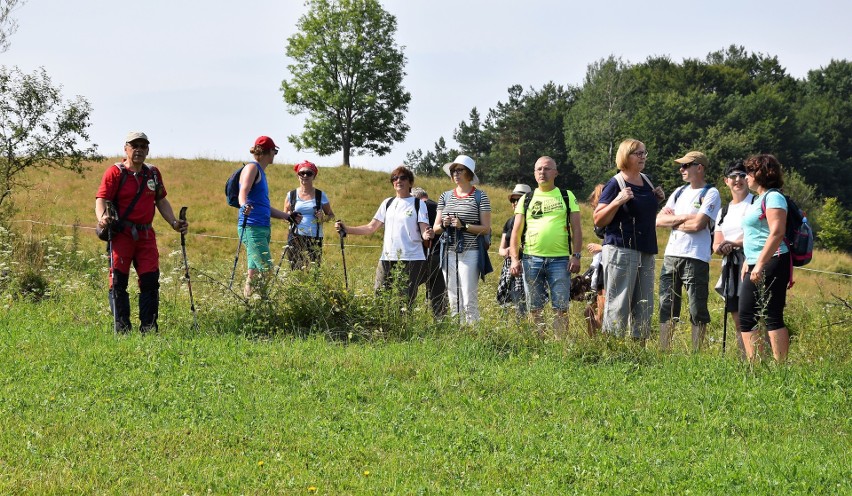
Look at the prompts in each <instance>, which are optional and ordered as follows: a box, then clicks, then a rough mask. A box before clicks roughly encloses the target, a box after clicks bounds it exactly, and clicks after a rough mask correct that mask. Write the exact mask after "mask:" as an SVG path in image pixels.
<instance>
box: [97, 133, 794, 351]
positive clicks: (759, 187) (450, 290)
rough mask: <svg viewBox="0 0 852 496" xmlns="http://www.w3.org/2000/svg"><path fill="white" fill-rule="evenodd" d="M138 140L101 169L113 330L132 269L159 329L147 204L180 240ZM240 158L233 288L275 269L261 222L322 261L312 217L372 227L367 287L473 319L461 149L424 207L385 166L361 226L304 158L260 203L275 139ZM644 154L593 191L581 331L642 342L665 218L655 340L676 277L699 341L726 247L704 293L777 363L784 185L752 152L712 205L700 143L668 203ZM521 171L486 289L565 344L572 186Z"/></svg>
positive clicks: (549, 171)
mask: <svg viewBox="0 0 852 496" xmlns="http://www.w3.org/2000/svg"><path fill="white" fill-rule="evenodd" d="M149 145H150V142H149V140H148V137H147V135H145V133H141V132H131V133H129V134H128V135H127V137H126V140H125V146H124V151H125V157H124V158H123V160H122V161H121V162H119V163H116V164H114V166H110V167H109V168H107V170H106V171H105V172H104V175H103V178H102V180H101V184H100V188H99V189H98V192H97V195H96V202H95V214H96V217H97V220H98V231H99V236H100V235H101V234H100V233H101V232H104V233H107V234H106V236H101V237H102V238H103V239H106V240H108V243H109V245H108V246H109V249H110V274H109V295H110V306H111V309H112V312H113V317H114V326H115V331H116V332H118V333H127V332H129V331H130V330H131V323H130V303H129V295H128V292H127V285H128V282H129V272H130V266H131V264H132V265H133V267H134V268H135V270H136V272H137V274H138V283H139V321H140V330H141V331H142V332H149V331H155V330H156V329H157V314H158V306H159V254H158V250H157V243H156V235H155V232H154V229H153V228H152V224H151V223H152V222H153V218H154V210H155V207H156V210H158V211H159V212H160V215H161V216H162V217H163V218H164V219H165V220H166V222H168V223H169V224H170V225H171V226H172V228H173V229H174V230H175V231H178V232H180V233H181V234H182V235H185V234H186V233H187V229H188V227H189V224H188V222H187V221H186V219H185V218H183V217H184V216H183V214H182V215H181V216H180V217H181V218H178V217H176V216H175V214H174V211H173V209H172V207H171V205H170V203H169V201H168V200H167V199H166V188H165V185H164V182H163V178H162V175H161V173H160V171H159V170H158V169H157V168H156V167H154V166H152V165H149V164H147V163H145V159H146V157H147V155H148V151H149ZM250 153H251V154H252V156H253V158H254V160H252V161H250V162H248V163H246V164H245V165H244V166H243V167H242V169H241V170H240V171H238V172H237V173H235V176H234V177H235V181H237V180H238V190H235V195H234V196H235V198H234V200H233V203H232V204H233V205H234V206H238V207H239V215H238V220H237V229H238V235H239V238H240V244H241V245H244V246H245V249H246V254H247V260H248V262H247V264H248V276H247V278H246V282H245V286H244V288H243V292H244V294H245V295H246V296H249V295H251V294H252V292H253V289H254V287H255V286H256V284H257V283H258V278H259V277H261V275H263V274H268V273H269V272H270V270H271V269H272V267H273V266H274V264H273V260H272V255H271V253H272V251H271V250H270V241H271V221H272V219H280V220H284V221H287V222H289V224H290V226H289V229H288V241H287V247H286V249H285V254H286V256H287V258H288V261H289V265H290V268H291V269H293V270H296V269H302V268H306V267H310V266H312V265H319V264H320V263H321V256H322V244H323V238H324V232H323V225H324V224H325V223H328V222H330V221H333V220H334V221H335V223H334V227H335V229H336V231H337V232H338V234H339V235H340V236H341V237H343V236H347V235H369V234H373V233H375V232H376V231H377V230H378V229H379V228H384V238H383V243H382V249H381V256H380V259H379V262H378V265H377V267H376V276H375V289H376V290H377V291H380V290H386V289H388V288H401V290H402V291H404V296H405V297H406V298H407V301H408V304H409V305H412V304H414V302H415V301H416V298H417V292H418V287H419V286H420V285H421V284H425V285H426V294H427V299H428V301H429V306H430V308H431V311H432V312H433V314H434V315H435V316H436V318H443V317H444V316H445V315H446V314H447V313H448V312H449V313H450V314H451V315H452V316H456V317H457V318H458V319H459V321H460V322H463V323H466V324H474V323H476V322H477V321H478V320H479V319H480V312H479V302H478V285H479V281H480V280H482V279H483V278H484V276H485V275H486V274H488V273H490V272H491V271H492V270H493V268H492V266H491V262H490V259H489V256H488V249H489V247H490V242H491V200H490V199H489V197H488V195H487V194H486V193H485V192H484V191H482V190H481V189H479V188H478V187H477V185H478V184H479V177H478V176H477V175H476V163H475V161H474V160H473V159H472V158H471V157H468V156H466V155H459V156H458V157H456V159H455V160H454V161H453V162H451V163H448V164H445V165H444V167H443V170H444V172H446V174H447V175H448V176H449V178H450V179H451V180H452V182H453V185H454V187H453V188H452V189H449V190H447V191H445V192H443V193H442V194H441V195H440V197H439V198H438V200H437V201H433V200H431V199H429V197H428V194H427V193H426V191H424V190H423V189H422V188H415V187H414V174H413V173H412V171H411V170H409V169H408V168H407V167H405V166H399V167H397V168H395V169H394V170H393V171H392V172H391V173H390V184H391V186H392V187H393V192H394V194H393V196H391V197H389V198H386V199H384V200H383V201H382V202H381V203H380V204H379V205H378V208H377V210H376V213H375V214H374V215H373V217H372V219H371V220H370V221H369V222H368V223H366V224H363V225H357V226H353V225H347V224H344V223H343V222H342V221H340V220H336V219H335V215H334V212H333V210H332V208H331V203H330V201H329V198H328V196H327V195H326V194H325V193H324V192H322V191H320V190H319V189H317V188H316V187H315V186H314V180H315V179H316V177H317V174H318V172H319V171H318V168H317V167H316V165H314V164H313V163H311V162H308V161H304V162H301V163H298V164H296V165H295V166H294V167H293V170H294V172H295V173H296V175H297V177H298V181H299V186H298V188H296V189H294V190H292V191H290V192H289V193H288V194H287V195H286V199H285V202H284V208H283V210H279V209H277V208H275V207H273V206H272V203H271V201H270V195H269V187H268V182H267V176H266V170H267V168H268V167H269V165H271V164H272V163H273V161H274V159H275V155H276V154H277V153H278V148H277V147H276V145H275V142H274V141H273V140H272V138H270V137H268V136H261V137H259V138H258V139H257V140H256V141H255V143H254V145H253V146H252V147H251V149H250ZM647 159H648V152H647V150H646V148H645V145H644V143H642V142H641V141H638V140H635V139H627V140H624V141H623V142H622V143H621V144H620V145H619V148H618V152H617V154H616V166H617V168H618V173H617V174H616V175H615V176H614V177H613V178H611V179H610V180H609V181H607V182H606V184H601V185H598V186H597V187H596V188H595V192H594V193H593V194H592V196H591V197H590V203H591V204H592V205H593V206H594V214H593V218H594V224H595V231H596V234H598V235H599V236H600V237H601V238H602V242H601V243H589V244H588V245H587V246H586V247H585V249H586V250H587V251H588V252H589V253H590V254H591V255H592V256H593V258H592V263H591V265H590V269H591V270H590V272H591V275H590V278H591V280H592V284H591V288H592V290H593V291H592V293H591V297H590V298H589V305H588V307H587V309H586V312H585V315H586V318H587V320H588V321H589V331H590V333H592V334H593V333H594V332H595V331H596V329H598V328H600V329H601V330H602V332H604V333H607V334H612V335H615V336H621V337H624V336H629V337H631V338H632V339H635V340H637V341H640V342H642V343H644V342H645V341H646V340H647V339H648V338H649V337H650V333H651V317H652V314H653V311H654V300H655V298H654V282H655V279H656V277H655V264H656V260H655V258H656V255H657V233H656V228H657V227H664V228H669V229H671V234H670V236H669V241H668V243H667V245H666V250H665V255H664V258H663V267H662V270H661V273H660V277H659V302H660V306H659V323H660V324H659V325H660V328H659V339H660V346H661V348H662V349H664V350H666V349H668V348H669V347H670V344H671V340H672V335H673V333H674V330H675V326H676V323H677V322H678V321H679V318H680V309H681V295H682V289H683V287H684V286H685V287H686V292H687V295H688V299H689V305H688V307H689V316H690V324H691V331H692V346H693V349H695V350H698V349H700V348H701V347H702V346H703V345H704V341H705V334H706V330H707V325H708V324H709V323H710V314H709V311H708V297H709V296H708V295H709V284H710V267H709V262H710V259H711V256H712V254H713V253H714V252H715V253H717V254H720V255H722V256H723V257H724V258H723V270H722V276H721V277H720V281H719V283H717V285H716V289H717V290H718V291H719V292H720V294H722V295H723V296H724V297H725V311H726V312H728V311H730V312H731V313H732V315H733V321H734V323H735V326H736V331H737V342H738V344H739V349H740V353H741V355H742V356H743V357H744V358H749V359H751V358H754V357H755V355H756V354H757V353H758V351H759V350H760V349H761V348H762V346H763V344H764V339H763V338H762V337H761V333H760V332H756V331H758V322H757V320H758V318H760V319H761V320H762V325H763V327H764V328H765V330H766V331H767V333H766V334H767V336H768V343H769V345H770V346H771V350H772V353H773V356H774V357H775V359H776V360H779V361H783V360H784V359H785V357H786V354H787V349H788V347H789V333H788V331H787V328H786V326H785V324H784V319H783V309H784V306H785V298H786V291H787V288H788V283H789V282H790V281H791V269H792V264H791V262H790V255H789V253H788V248H787V246H786V244H785V243H784V242H783V238H784V232H785V222H786V216H787V208H788V205H787V201H786V198H785V196H784V195H783V194H781V193H780V192H779V191H778V189H779V188H781V187H782V186H783V183H784V180H783V172H782V166H781V164H780V163H779V162H778V160H777V159H776V158H775V157H774V156H772V155H765V154H764V155H756V156H753V157H750V158H748V159H747V160H745V161H742V160H740V161H735V162H733V163H731V164H729V165H728V166H727V168H726V170H725V177H724V181H725V184H726V185H727V187H728V188H729V189H730V191H731V195H732V198H733V199H732V201H731V202H730V204H729V205H728V206H726V207H725V208H722V205H721V198H720V194H719V191H718V190H717V189H716V188H714V187H713V186H712V185H710V184H709V183H708V182H707V180H706V177H705V176H706V173H707V169H708V167H709V165H710V164H709V161H708V159H707V157H706V156H705V155H704V154H703V153H701V152H699V151H690V152H689V153H687V154H686V155H684V156H683V157H681V158H679V159H677V160H675V161H674V165H675V166H676V170H677V171H679V173H680V175H681V177H682V179H683V181H684V182H685V183H686V184H684V185H683V186H681V187H679V188H677V189H676V190H675V191H674V192H672V194H671V195H669V196H668V199H667V200H666V196H665V193H664V192H663V190H662V189H661V188H660V187H655V186H654V185H653V184H652V183H651V181H650V179H649V178H648V177H647V176H646V175H645V174H644V173H643V172H642V171H643V169H644V168H645V163H646V160H647ZM533 174H534V177H535V180H536V183H537V187H536V188H535V189H532V188H530V187H529V186H527V185H524V184H519V185H517V186H516V187H515V188H514V190H513V191H512V193H510V195H509V201H510V203H511V204H512V205H513V209H514V210H513V212H514V215H513V217H511V218H510V219H509V220H508V221H507V222H506V224H505V225H504V228H503V232H502V236H501V239H500V244H499V254H500V255H501V256H503V257H504V263H503V270H502V274H501V277H500V282H499V284H498V291H497V297H498V300H499V301H500V302H501V303H503V304H505V305H506V306H514V307H515V311H516V312H518V314H519V315H527V314H528V315H529V316H530V317H531V318H532V320H533V321H534V322H535V323H536V324H537V325H536V328H537V329H538V330H539V332H540V333H541V334H542V335H544V333H545V329H546V328H547V327H548V326H546V325H545V324H544V322H543V318H544V314H543V309H544V306H545V304H546V302H547V301H548V300H549V301H550V304H551V306H552V307H553V311H554V312H553V314H554V320H553V323H552V330H553V335H554V336H555V337H557V338H562V337H564V336H565V335H566V333H567V329H568V308H569V305H570V301H571V286H572V274H578V273H579V272H580V260H581V258H582V252H583V250H584V246H583V233H582V227H581V221H580V219H581V218H580V208H579V204H578V202H577V199H576V197H575V196H574V194H573V193H572V192H571V191H569V190H567V189H560V188H558V187H556V185H555V180H556V177H557V176H558V175H559V172H558V167H557V164H556V162H555V161H554V160H553V159H552V158H550V157H547V156H544V157H541V158H539V159H538V160H537V161H536V162H535V164H534V169H533ZM229 182H230V181H229ZM236 186H237V185H235V187H236ZM749 190H751V191H754V193H755V194H752V193H750V192H749ZM237 191H238V192H237ZM664 200H665V204H664V205H663V206H662V209H660V203H661V202H663V201H664ZM237 254H238V255H239V250H238V252H237ZM235 267H236V260H235ZM187 270H188V269H187Z"/></svg>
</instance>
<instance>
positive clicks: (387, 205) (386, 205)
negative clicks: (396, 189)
mask: <svg viewBox="0 0 852 496" xmlns="http://www.w3.org/2000/svg"><path fill="white" fill-rule="evenodd" d="M394 198H396V197H395V196H391V197H390V198H388V201H386V202H385V216H387V214H388V209H389V208H390V206H391V203H393V200H394Z"/></svg>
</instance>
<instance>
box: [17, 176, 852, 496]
mask: <svg viewBox="0 0 852 496" xmlns="http://www.w3.org/2000/svg"><path fill="white" fill-rule="evenodd" d="M151 161H152V162H153V163H155V164H158V165H161V166H162V169H163V174H164V179H165V181H166V186H167V188H168V190H169V198H170V199H171V201H172V205H173V206H174V207H175V208H179V207H180V206H182V205H188V206H189V207H190V208H189V212H188V214H189V220H190V222H192V223H193V224H192V225H193V227H192V234H191V235H190V236H189V237H188V239H187V250H188V256H189V260H190V264H191V266H192V268H193V293H194V296H195V305H196V307H197V308H198V318H199V323H200V330H199V331H197V332H196V331H193V330H192V315H191V313H190V311H189V299H188V294H187V290H186V284H185V283H184V282H183V281H182V275H183V260H182V258H181V255H180V243H179V236H177V235H175V234H173V233H171V232H169V231H168V230H167V227H166V226H165V224H164V223H163V221H162V219H159V220H158V221H157V223H158V224H156V226H157V227H159V231H160V233H162V234H161V235H160V252H161V262H162V272H163V275H162V277H161V283H162V288H161V300H162V301H161V310H160V314H161V316H160V325H161V331H160V332H159V334H157V335H152V336H140V335H138V334H134V335H132V336H128V337H116V336H114V335H113V334H112V332H111V331H110V329H109V326H110V315H109V308H108V306H107V304H106V303H107V298H106V281H105V271H106V260H105V258H104V255H103V253H102V245H101V244H99V243H97V242H96V239H95V237H94V234H93V233H92V232H90V231H89V230H88V229H86V227H91V226H93V225H94V219H93V217H94V214H93V205H94V201H93V199H94V191H95V189H96V186H97V181H98V179H99V177H100V173H101V171H102V170H103V168H104V167H105V166H106V164H95V166H94V169H93V171H92V172H91V173H90V174H88V175H87V177H85V178H77V177H74V176H71V175H66V174H63V173H59V172H52V173H51V174H50V175H34V176H32V185H33V186H32V187H31V188H29V189H28V190H26V191H22V192H20V193H19V194H18V195H16V201H17V203H18V206H19V207H20V210H19V211H18V213H17V214H16V217H15V219H14V220H15V222H12V224H11V225H12V228H13V231H14V232H13V234H11V235H10V234H9V233H5V232H4V233H0V234H2V236H0V274H2V276H0V296H2V307H0V308H2V309H0V370H2V371H3V374H2V375H0V426H2V429H0V493H2V494H44V493H50V494H52V493H60V494H67V493H72V494H92V493H96V494H101V493H107V494H268V493H273V494H440V493H451V494H459V493H461V494H482V493H488V494H521V493H523V494H596V493H605V494H625V493H638V494H684V493H692V494H850V493H852V482H850V480H852V460H850V454H849V453H850V448H852V425H850V422H851V421H850V419H852V407H850V398H849V391H850V385H852V373H850V370H852V369H850V362H852V320H851V319H852V318H851V317H850V313H852V312H850V311H849V307H848V303H847V302H849V301H850V298H852V281H850V278H848V277H843V276H837V275H831V274H826V273H824V272H845V273H849V272H850V267H852V261H850V257H849V256H848V255H842V254H829V253H825V252H818V253H817V255H816V258H815V260H814V262H813V263H812V264H811V265H809V266H808V268H813V269H815V270H819V271H822V272H812V271H799V270H797V272H796V278H797V283H796V286H795V287H794V288H793V290H792V291H791V293H790V297H789V301H788V310H787V318H788V324H789V326H790V329H791V332H792V334H793V344H792V346H791V351H790V362H789V364H787V365H784V366H776V365H775V364H772V363H762V364H757V365H753V366H750V365H746V364H743V363H741V362H739V361H738V360H737V358H736V356H735V353H734V351H733V349H732V348H733V347H734V345H733V344H732V341H729V343H728V344H729V353H728V355H727V356H725V357H722V356H721V355H720V340H721V333H722V313H721V301H715V300H714V301H713V304H712V305H711V312H712V315H713V319H714V323H713V325H712V329H711V344H710V346H709V347H708V349H707V350H706V351H704V352H702V353H700V354H697V355H691V354H689V353H688V352H687V348H688V343H687V339H688V337H687V336H686V335H685V334H686V333H685V332H680V333H679V334H678V335H677V336H676V338H677V341H676V346H675V351H674V352H672V353H670V354H661V353H659V352H658V351H657V348H656V345H655V344H653V343H652V344H649V346H648V347H647V348H639V347H637V346H634V345H632V344H630V343H623V342H619V341H613V340H609V339H594V340H593V339H588V338H585V337H584V328H585V324H584V322H583V321H582V308H581V305H579V304H575V305H574V306H572V309H571V319H572V320H571V335H572V339H571V340H570V341H568V342H551V341H546V342H542V341H539V340H538V339H536V338H534V337H532V332H531V330H530V329H529V326H528V325H526V324H518V323H516V322H515V321H514V320H513V319H512V318H511V317H507V316H506V315H504V314H503V313H502V312H501V310H500V309H499V308H497V306H496V303H494V291H495V286H496V280H497V278H496V274H495V275H491V276H488V278H487V279H486V281H485V283H483V284H482V286H481V290H480V301H481V302H482V309H483V321H482V323H481V325H479V326H477V327H476V328H463V329H459V328H457V326H455V325H454V324H453V323H452V322H442V323H435V322H433V321H432V320H431V317H430V315H429V313H428V311H427V310H426V309H425V306H424V305H419V306H418V307H417V308H416V309H415V310H414V312H412V313H411V314H407V313H405V312H400V311H399V306H398V305H397V304H396V302H394V301H387V300H383V299H380V298H376V297H375V296H374V295H373V294H372V277H373V272H374V268H375V263H376V260H377V258H378V250H377V248H375V246H376V245H378V244H379V242H380V237H379V236H373V237H354V236H353V237H349V238H347V243H348V244H347V249H346V257H347V260H346V261H347V267H348V269H349V281H350V285H351V288H352V290H351V291H349V292H345V291H343V290H342V285H343V274H342V266H341V260H340V251H339V245H338V244H337V242H336V241H337V240H336V238H335V237H331V238H330V239H329V241H331V242H329V243H328V244H327V245H326V248H325V259H324V267H323V271H322V272H321V273H316V274H307V275H303V274H288V273H286V271H284V272H282V275H281V277H280V278H279V279H277V280H276V281H274V283H273V287H271V288H270V289H269V293H268V294H269V298H268V299H266V300H252V301H248V302H244V301H241V300H240V299H239V298H238V297H236V296H234V295H233V294H230V293H228V292H227V291H226V290H225V289H224V287H223V283H224V285H225V286H226V285H227V279H228V276H229V275H230V269H231V265H232V263H233V256H234V249H235V247H236V239H234V231H235V210H234V209H231V208H230V207H228V206H227V205H226V204H225V202H224V194H223V193H222V186H223V184H224V181H225V179H226V178H227V176H228V174H229V173H230V171H231V169H233V168H234V164H228V163H223V162H211V161H200V160H199V161H187V160H156V159H152V160H151ZM273 167H276V166H273ZM269 176H270V181H271V185H270V189H271V191H273V193H280V198H279V200H278V201H277V202H276V200H275V199H273V203H274V204H275V203H277V204H278V205H281V204H283V197H284V194H285V192H286V191H287V190H288V189H290V188H292V187H294V186H295V181H294V180H293V176H292V172H291V169H290V168H289V167H287V166H283V167H282V168H280V169H272V170H271V172H270V174H269ZM417 184H419V185H422V186H424V187H426V189H427V190H429V191H430V193H432V195H433V196H437V194H438V193H440V191H442V190H444V189H449V187H450V183H449V181H448V180H440V179H428V180H421V179H418V180H417ZM317 186H318V187H319V188H321V189H323V190H325V191H327V192H328V193H329V195H330V196H331V199H332V204H333V206H334V209H335V211H336V212H337V214H338V217H341V218H344V219H346V220H347V221H348V222H351V223H362V222H367V221H368V220H369V219H370V218H371V217H372V214H373V213H374V211H375V209H376V208H377V206H378V204H379V202H380V201H381V199H382V198H384V197H386V196H388V195H389V194H390V191H391V190H390V185H389V184H388V182H387V174H383V173H376V172H370V171H364V170H358V169H352V170H347V169H342V168H341V169H337V168H335V169H322V170H321V171H320V175H319V178H318V182H317ZM484 189H485V190H486V192H488V193H489V194H490V195H491V198H492V201H493V202H494V205H495V214H494V219H495V226H498V225H502V222H503V220H505V218H506V217H508V215H509V205H508V202H506V201H505V198H506V194H507V193H508V192H507V191H505V190H501V189H496V188H489V187H485V188H484ZM34 205H38V207H39V208H32V206H34ZM583 214H584V219H585V222H586V224H585V225H586V226H590V222H589V212H588V209H585V208H584V212H583ZM74 224H77V225H78V226H79V227H78V228H77V229H74V228H69V227H66V226H70V225H74ZM285 230H286V227H285V225H284V224H279V225H276V226H275V227H274V231H273V238H274V239H277V240H278V244H277V245H276V247H277V248H276V249H280V246H281V243H280V240H281V239H282V237H283V235H284V233H285ZM588 232H589V233H590V232H591V231H590V230H589V231H588ZM662 233H663V232H662V231H661V236H660V238H661V245H662V244H664V243H665V240H666V238H667V236H665V235H663V234H662ZM586 239H587V240H589V241H591V239H590V238H589V236H588V235H587V236H586ZM492 251H494V249H492ZM492 256H493V257H494V260H493V261H494V262H497V256H496V254H493V255H492ZM585 263H588V261H587V260H584V266H585ZM240 265H241V269H243V267H242V266H243V265H244V263H243V262H241V263H240ZM713 267H714V269H715V270H718V264H714V265H713ZM27 273H34V274H37V275H38V276H39V277H40V278H41V279H43V280H44V281H46V283H47V290H48V291H47V293H48V294H47V295H46V296H45V297H43V298H40V297H38V295H35V296H33V295H32V294H30V295H29V296H27V293H26V291H24V290H25V289H26V287H27V286H26V285H25V284H24V282H25V281H27V280H28V279H26V278H25V277H23V274H27ZM36 280H38V278H36ZM131 286H133V285H132V284H131ZM22 294H23V296H21V295H22ZM131 297H132V298H133V296H131ZM133 306H135V304H134V305H133ZM133 315H134V318H135V315H136V309H135V308H133ZM729 325H730V323H729ZM729 331H730V329H729ZM729 337H730V336H729Z"/></svg>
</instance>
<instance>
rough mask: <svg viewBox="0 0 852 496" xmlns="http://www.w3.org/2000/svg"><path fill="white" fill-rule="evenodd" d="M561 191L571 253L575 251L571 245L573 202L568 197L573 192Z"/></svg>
mask: <svg viewBox="0 0 852 496" xmlns="http://www.w3.org/2000/svg"><path fill="white" fill-rule="evenodd" d="M557 189H558V188H557ZM560 191H561V192H562V201H563V202H564V203H565V232H567V233H568V251H569V252H570V251H571V250H573V249H574V245H573V244H571V201H570V199H569V196H568V195H570V194H571V191H569V190H567V189H563V190H560Z"/></svg>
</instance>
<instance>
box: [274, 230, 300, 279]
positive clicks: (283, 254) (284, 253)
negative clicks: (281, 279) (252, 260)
mask: <svg viewBox="0 0 852 496" xmlns="http://www.w3.org/2000/svg"><path fill="white" fill-rule="evenodd" d="M291 239H293V240H295V239H296V224H294V223H293V222H290V227H288V228H287V242H286V243H284V249H283V250H282V251H281V258H279V259H278V267H276V268H275V277H278V272H280V271H281V264H283V263H284V257H286V256H287V250H289V249H290V240H291Z"/></svg>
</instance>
